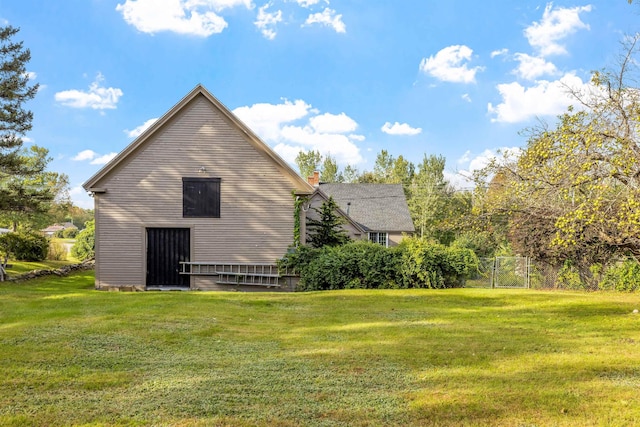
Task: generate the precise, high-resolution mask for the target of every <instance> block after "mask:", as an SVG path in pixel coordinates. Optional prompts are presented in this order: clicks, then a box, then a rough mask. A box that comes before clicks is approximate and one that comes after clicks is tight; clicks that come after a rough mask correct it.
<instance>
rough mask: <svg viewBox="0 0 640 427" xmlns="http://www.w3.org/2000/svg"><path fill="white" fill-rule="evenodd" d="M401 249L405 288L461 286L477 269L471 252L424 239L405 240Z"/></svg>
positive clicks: (476, 261)
mask: <svg viewBox="0 0 640 427" xmlns="http://www.w3.org/2000/svg"><path fill="white" fill-rule="evenodd" d="M401 247H402V248H403V257H402V274H403V280H404V283H405V286H406V287H415V288H454V287H461V286H464V283H465V281H466V279H467V278H468V277H470V276H471V274H473V273H475V272H477V270H478V258H477V257H476V255H475V254H474V253H473V251H472V250H471V249H466V248H460V247H446V246H444V245H441V244H439V243H435V242H431V241H428V240H425V239H405V240H403V242H402V245H401Z"/></svg>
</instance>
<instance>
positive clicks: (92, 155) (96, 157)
mask: <svg viewBox="0 0 640 427" xmlns="http://www.w3.org/2000/svg"><path fill="white" fill-rule="evenodd" d="M117 154H118V153H113V152H112V153H109V154H103V155H100V154H98V153H96V152H95V151H93V150H83V151H81V152H79V153H78V154H76V155H75V156H74V157H72V158H71V160H75V161H87V160H90V162H89V164H91V165H103V164H105V163H107V162H109V161H110V160H111V159H113V158H114V157H115V156H116V155H117Z"/></svg>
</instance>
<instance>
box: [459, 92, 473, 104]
mask: <svg viewBox="0 0 640 427" xmlns="http://www.w3.org/2000/svg"><path fill="white" fill-rule="evenodd" d="M461 98H462V100H463V101H467V102H471V96H470V95H469V94H468V93H463V94H462V96H461Z"/></svg>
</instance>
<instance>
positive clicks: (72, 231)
mask: <svg viewBox="0 0 640 427" xmlns="http://www.w3.org/2000/svg"><path fill="white" fill-rule="evenodd" d="M77 235H78V229H77V228H65V229H64V230H62V237H64V238H65V239H75V238H76V236H77Z"/></svg>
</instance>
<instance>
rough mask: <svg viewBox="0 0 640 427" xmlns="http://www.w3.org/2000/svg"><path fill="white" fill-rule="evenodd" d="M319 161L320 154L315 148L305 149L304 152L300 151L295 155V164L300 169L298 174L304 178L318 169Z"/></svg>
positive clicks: (320, 160) (320, 158) (320, 159)
mask: <svg viewBox="0 0 640 427" xmlns="http://www.w3.org/2000/svg"><path fill="white" fill-rule="evenodd" d="M321 162H322V155H321V154H320V152H319V151H316V150H311V151H307V152H306V153H305V152H304V151H300V152H299V153H298V155H297V156H296V165H298V169H299V170H300V176H302V177H303V178H305V179H306V178H307V177H308V176H311V175H313V172H314V171H317V170H318V166H320V163H321Z"/></svg>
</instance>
